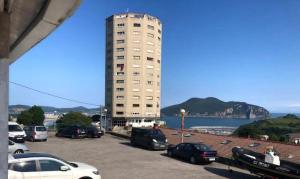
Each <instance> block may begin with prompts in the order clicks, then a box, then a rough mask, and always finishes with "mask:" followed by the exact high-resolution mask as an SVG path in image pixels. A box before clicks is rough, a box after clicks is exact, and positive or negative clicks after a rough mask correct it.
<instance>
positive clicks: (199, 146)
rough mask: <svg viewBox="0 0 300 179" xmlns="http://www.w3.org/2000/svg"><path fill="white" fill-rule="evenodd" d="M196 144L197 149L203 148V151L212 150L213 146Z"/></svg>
mask: <svg viewBox="0 0 300 179" xmlns="http://www.w3.org/2000/svg"><path fill="white" fill-rule="evenodd" d="M194 146H195V147H196V149H198V150H201V151H210V150H211V148H210V147H208V146H207V145H205V144H194Z"/></svg>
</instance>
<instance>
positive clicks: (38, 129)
mask: <svg viewBox="0 0 300 179" xmlns="http://www.w3.org/2000/svg"><path fill="white" fill-rule="evenodd" d="M36 131H46V127H36Z"/></svg>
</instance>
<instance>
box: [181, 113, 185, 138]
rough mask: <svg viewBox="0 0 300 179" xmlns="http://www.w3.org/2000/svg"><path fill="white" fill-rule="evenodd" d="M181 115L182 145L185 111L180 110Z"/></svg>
mask: <svg viewBox="0 0 300 179" xmlns="http://www.w3.org/2000/svg"><path fill="white" fill-rule="evenodd" d="M180 113H181V143H183V130H184V113H185V110H184V109H180Z"/></svg>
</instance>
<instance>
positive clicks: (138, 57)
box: [133, 56, 141, 60]
mask: <svg viewBox="0 0 300 179" xmlns="http://www.w3.org/2000/svg"><path fill="white" fill-rule="evenodd" d="M140 59H141V57H140V56H133V60H140Z"/></svg>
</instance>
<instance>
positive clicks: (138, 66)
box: [132, 64, 141, 68]
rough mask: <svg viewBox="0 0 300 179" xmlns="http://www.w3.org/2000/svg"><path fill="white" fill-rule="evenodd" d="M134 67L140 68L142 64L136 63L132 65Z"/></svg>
mask: <svg viewBox="0 0 300 179" xmlns="http://www.w3.org/2000/svg"><path fill="white" fill-rule="evenodd" d="M132 67H133V68H140V67H141V66H140V65H135V64H134V65H132Z"/></svg>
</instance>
